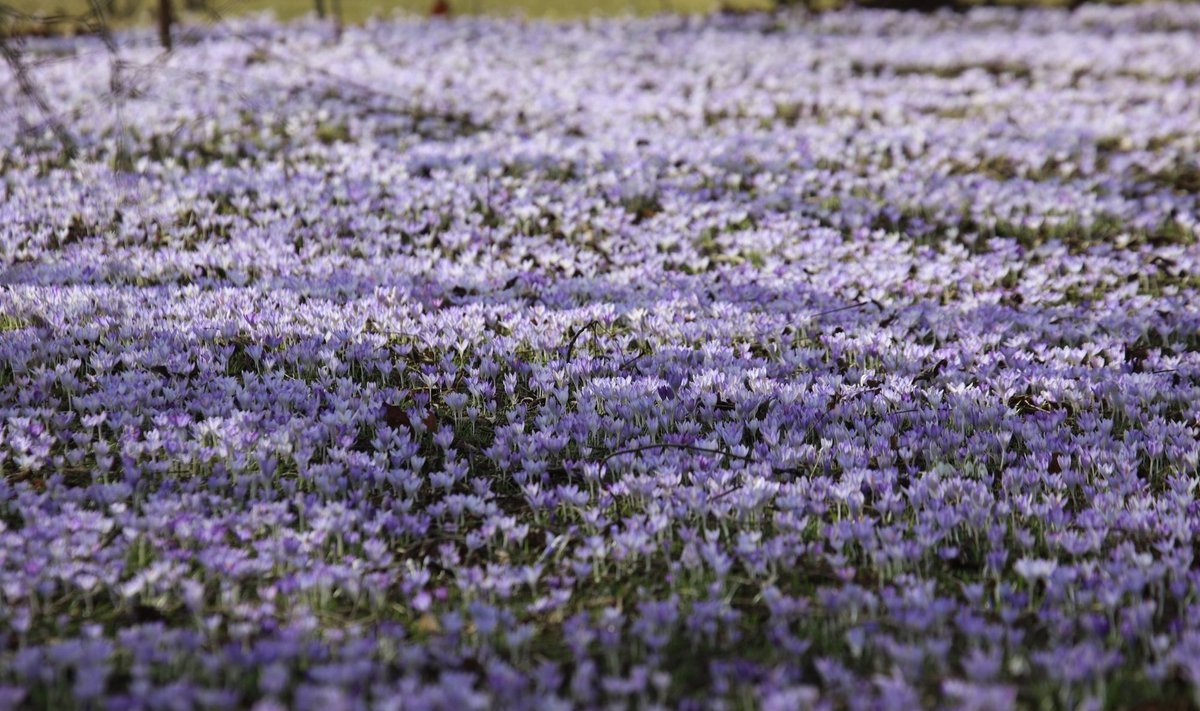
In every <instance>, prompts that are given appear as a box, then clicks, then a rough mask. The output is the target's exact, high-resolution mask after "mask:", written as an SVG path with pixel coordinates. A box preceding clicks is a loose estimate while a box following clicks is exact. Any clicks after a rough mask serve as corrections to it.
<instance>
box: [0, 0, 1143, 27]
mask: <svg viewBox="0 0 1200 711" xmlns="http://www.w3.org/2000/svg"><path fill="white" fill-rule="evenodd" d="M101 1H102V2H105V3H106V4H107V2H112V3H113V4H114V5H115V7H116V8H117V10H118V14H119V15H123V16H124V17H125V19H124V21H123V23H125V24H127V23H131V22H132V23H138V22H142V23H148V22H150V21H151V20H152V19H153V16H152V14H151V13H152V9H151V8H152V6H156V5H157V4H158V3H157V0H101ZM323 1H324V4H325V6H326V7H331V6H333V5H334V4H336V3H337V2H338V0H323ZM860 1H861V0H860ZM909 1H910V2H911V0H909ZM984 1H985V0H962V2H964V3H965V4H973V3H975V2H984ZM991 1H995V0H991ZM1115 1H1116V2H1130V1H1133V2H1137V1H1139V0H1115ZM91 2H92V0H0V10H2V9H3V8H5V7H10V8H13V9H15V10H17V11H18V12H20V13H25V14H29V15H36V16H42V17H46V16H55V15H58V16H66V15H79V14H82V13H85V12H86V11H87V10H88V9H89V8H90V7H91ZM174 2H175V5H176V7H177V8H178V7H183V6H186V4H187V0H174ZM315 2H316V0H208V3H209V6H210V7H213V8H214V9H216V10H218V11H219V12H220V13H221V14H222V15H235V14H240V13H247V12H262V11H270V12H273V13H275V14H276V15H277V16H279V17H280V18H284V19H288V18H293V17H299V16H301V15H304V14H306V13H309V12H312V11H313V8H314V6H315ZM340 2H341V8H342V16H343V17H344V18H345V20H346V21H347V22H358V21H361V20H365V19H367V18H368V17H372V16H379V15H388V14H391V13H395V12H402V13H414V14H422V15H423V14H426V13H428V12H429V10H430V8H431V7H432V6H433V5H434V2H435V0H340ZM792 2H795V0H792ZM845 2H846V0H804V3H805V4H807V5H809V6H816V7H836V6H838V5H842V4H845ZM999 2H1000V3H1001V4H1018V5H1066V4H1068V3H1069V2H1070V0H999ZM449 4H450V7H451V9H452V10H453V11H454V12H455V13H489V14H500V15H514V14H519V15H526V16H530V17H560V18H562V17H579V16H588V15H621V14H639V15H646V14H654V13H660V12H712V11H715V10H719V9H733V10H764V9H770V8H771V7H773V6H775V5H777V4H789V3H788V0H782V2H781V0H449ZM874 4H876V5H885V6H886V5H888V4H889V3H888V2H887V1H886V0H884V1H883V2H875V3H874ZM897 4H901V3H899V2H898V3H897ZM186 14H187V13H186V12H185V15H186ZM192 14H195V13H192Z"/></svg>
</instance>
